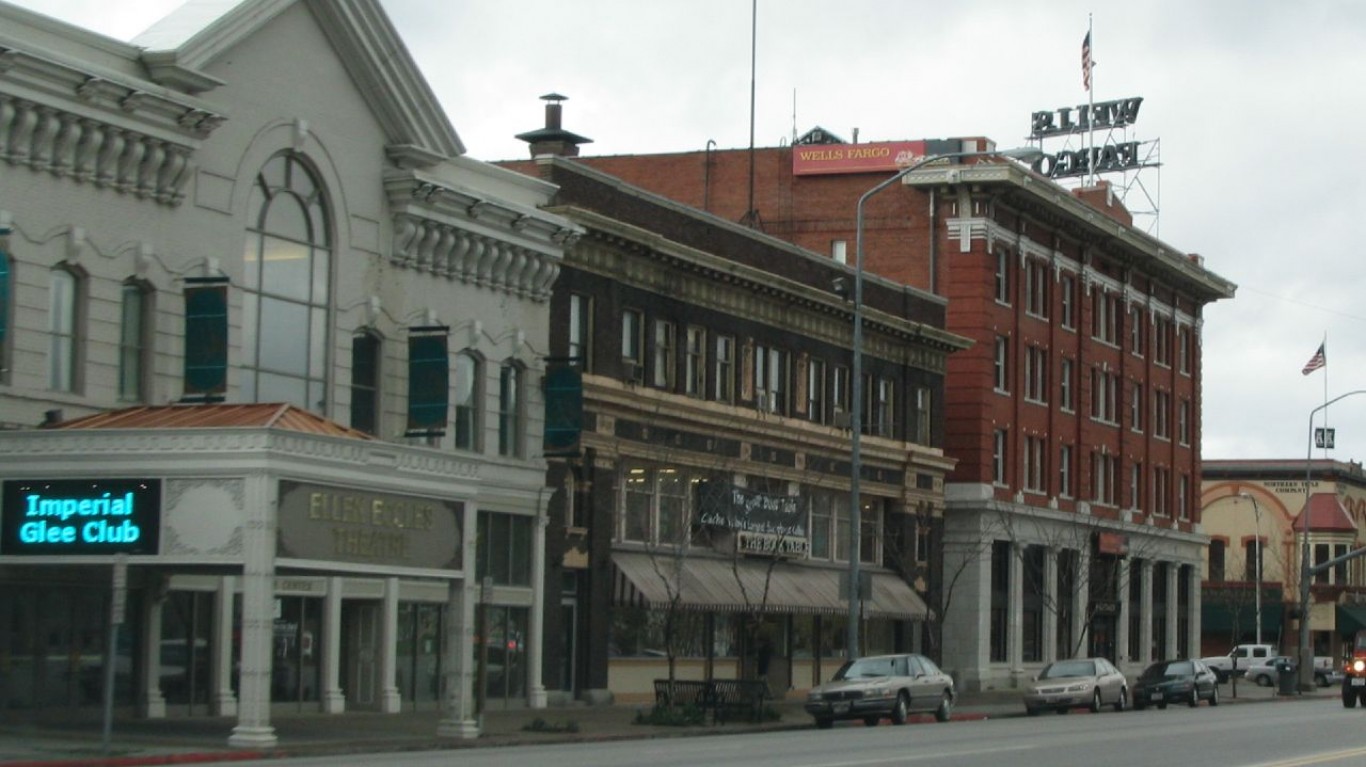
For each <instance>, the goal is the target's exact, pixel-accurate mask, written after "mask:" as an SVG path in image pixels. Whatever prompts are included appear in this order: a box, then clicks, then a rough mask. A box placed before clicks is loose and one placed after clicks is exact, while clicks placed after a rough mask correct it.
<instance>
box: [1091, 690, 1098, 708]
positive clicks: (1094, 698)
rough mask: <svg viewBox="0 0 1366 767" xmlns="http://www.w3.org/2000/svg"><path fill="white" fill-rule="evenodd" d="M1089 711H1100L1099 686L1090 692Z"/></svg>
mask: <svg viewBox="0 0 1366 767" xmlns="http://www.w3.org/2000/svg"><path fill="white" fill-rule="evenodd" d="M1091 713H1093V714H1099V713H1100V689H1099V688H1097V690H1096V691H1095V692H1093V693H1091Z"/></svg>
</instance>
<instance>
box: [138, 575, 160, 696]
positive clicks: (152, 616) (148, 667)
mask: <svg viewBox="0 0 1366 767" xmlns="http://www.w3.org/2000/svg"><path fill="white" fill-rule="evenodd" d="M164 604H166V595H165V594H164V593H163V592H162V591H161V590H160V589H153V590H151V591H150V592H149V593H148V598H147V601H146V602H144V603H143V605H142V615H141V616H140V619H141V620H142V636H143V637H144V639H143V642H142V648H141V650H140V656H141V657H140V658H139V660H140V661H141V665H142V689H143V693H142V705H141V706H139V709H140V713H141V715H142V716H143V717H145V718H147V719H164V718H165V717H166V698H165V697H163V696H162V694H161V607H162V605H164Z"/></svg>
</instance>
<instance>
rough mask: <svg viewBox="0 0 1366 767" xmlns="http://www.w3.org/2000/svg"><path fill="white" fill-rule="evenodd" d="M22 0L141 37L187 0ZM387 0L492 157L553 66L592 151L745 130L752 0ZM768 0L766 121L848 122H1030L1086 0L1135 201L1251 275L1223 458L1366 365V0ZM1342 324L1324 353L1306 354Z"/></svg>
mask: <svg viewBox="0 0 1366 767" xmlns="http://www.w3.org/2000/svg"><path fill="white" fill-rule="evenodd" d="M18 4H19V5H23V6H26V7H29V8H33V9H35V10H39V11H41V12H44V13H47V14H49V15H52V16H56V17H58V18H60V19H63V20H66V21H70V22H73V23H78V24H81V25H82V26H85V27H88V28H90V29H93V30H95V31H97V32H101V33H103V34H107V35H110V36H112V37H115V38H119V39H124V40H128V39H131V38H132V37H134V36H135V35H137V33H139V32H140V31H142V30H143V29H145V28H146V27H148V26H150V25H151V24H152V23H153V22H155V21H156V20H157V19H158V18H160V17H161V16H163V15H165V14H166V13H168V12H169V11H170V10H172V9H174V8H175V7H176V6H178V5H179V4H180V0H118V1H117V2H110V1H109V0H20V2H19V3H18ZM383 5H384V7H385V9H386V10H387V11H388V12H389V14H390V16H391V17H392V19H393V21H394V23H395V25H396V26H397V28H398V31H399V34H400V35H401V36H402V37H403V39H404V41H405V43H406V44H407V46H408V48H409V51H410V52H411V53H412V55H413V57H414V58H415V59H416V61H417V63H418V66H419V67H420V68H421V69H422V71H423V73H424V74H425V76H426V77H427V79H428V81H429V82H430V83H431V86H432V89H433V90H434V91H435V93H436V95H437V98H438V99H439V100H440V101H441V103H442V105H443V106H444V107H445V109H446V112H447V114H448V115H449V116H450V119H451V122H452V123H453V124H454V126H455V129H456V131H457V132H458V133H459V135H460V137H461V139H462V140H463V141H464V143H465V146H466V148H467V150H468V152H469V154H470V156H472V157H475V158H478V159H482V160H500V159H510V158H521V157H524V156H526V154H527V147H526V144H524V143H522V142H520V141H517V140H516V139H514V138H513V136H514V134H517V133H521V132H523V131H528V130H533V129H536V128H539V127H541V125H542V122H543V109H542V103H541V102H540V101H539V100H538V97H539V96H541V95H543V94H546V93H550V92H558V93H561V94H564V95H566V96H568V97H569V101H568V102H566V104H565V112H564V127H565V128H566V129H568V130H571V131H573V132H575V133H578V134H580V135H583V136H587V137H589V138H591V139H593V141H594V143H592V144H589V145H586V146H585V147H584V154H632V153H647V152H680V151H696V150H701V149H703V148H704V147H705V145H706V144H707V142H708V141H709V140H711V141H715V142H716V146H718V147H720V148H739V147H745V146H748V145H749V141H750V86H751V8H752V6H751V3H750V2H749V1H748V0H650V1H649V2H645V1H644V0H576V1H575V2H566V0H383ZM757 5H758V9H757V17H758V25H757V68H756V72H757V75H756V77H755V78H754V81H755V83H756V90H757V98H756V104H757V107H756V109H755V118H754V121H755V128H754V131H755V142H756V144H757V145H759V146H774V145H777V144H779V143H782V142H788V141H790V140H791V137H792V135H793V133H794V132H796V133H803V132H805V131H806V130H808V129H810V128H812V127H814V126H817V125H819V126H821V127H824V128H826V129H827V130H829V131H831V132H833V133H835V134H837V135H839V136H842V137H844V138H845V139H850V138H852V134H853V132H854V130H855V129H857V130H858V133H859V140H860V141H891V140H903V139H917V138H947V137H951V136H965V135H984V136H987V137H990V138H992V139H994V140H995V141H996V142H997V143H998V145H999V146H1001V147H1003V148H1004V147H1012V146H1019V145H1021V144H1023V143H1025V142H1026V140H1027V138H1028V135H1029V131H1030V115H1031V113H1033V112H1034V111H1038V110H1050V109H1057V108H1059V107H1063V106H1072V105H1077V104H1081V103H1085V101H1086V99H1087V94H1086V91H1085V90H1083V88H1082V82H1081V65H1080V50H1081V42H1082V38H1083V37H1084V36H1085V34H1086V30H1087V24H1088V15H1090V18H1091V23H1092V24H1093V29H1094V32H1093V52H1094V58H1095V61H1096V68H1095V74H1094V84H1095V98H1096V100H1097V101H1105V100H1113V99H1120V98H1128V97H1134V96H1140V97H1142V98H1143V99H1144V101H1143V106H1142V110H1141V112H1140V113H1139V118H1138V121H1137V122H1136V124H1135V125H1134V126H1133V128H1132V129H1131V130H1130V132H1129V136H1128V138H1129V139H1130V140H1139V141H1156V142H1157V144H1156V149H1157V152H1158V154H1157V158H1158V159H1160V162H1161V164H1162V167H1161V168H1160V170H1159V169H1149V170H1144V171H1142V172H1141V173H1139V174H1138V175H1137V177H1136V178H1131V179H1129V180H1130V181H1136V182H1138V183H1137V184H1135V185H1134V186H1132V187H1131V191H1130V197H1129V199H1128V202H1129V207H1130V208H1131V209H1133V210H1135V211H1139V212H1142V211H1151V210H1157V211H1158V214H1157V215H1156V216H1143V215H1140V216H1139V217H1138V223H1140V224H1141V225H1143V226H1144V227H1145V228H1147V229H1148V230H1149V231H1150V232H1151V233H1153V234H1155V235H1157V236H1158V237H1160V238H1161V239H1162V240H1164V241H1165V242H1166V243H1168V244H1169V245H1171V246H1172V247H1173V248H1174V249H1176V250H1178V251H1181V252H1186V253H1199V254H1200V255H1202V256H1203V257H1204V258H1205V265H1206V267H1208V268H1209V269H1212V270H1213V271H1215V272H1217V273H1218V274H1220V275H1221V276H1223V277H1225V278H1227V279H1229V280H1231V281H1232V282H1234V283H1236V284H1237V285H1238V286H1239V287H1238V292H1237V297H1236V298H1235V299H1233V300H1230V301H1224V302H1219V303H1216V304H1213V305H1210V306H1209V307H1207V308H1206V310H1205V314H1204V328H1203V335H1204V347H1203V351H1204V440H1203V445H1202V450H1203V455H1204V458H1205V459H1206V460H1209V459H1221V458H1223V459H1226V458H1282V459H1302V458H1304V457H1305V456H1306V455H1307V453H1308V444H1309V443H1308V438H1309V417H1310V414H1311V411H1313V410H1314V409H1315V408H1316V407H1319V406H1320V405H1322V404H1323V403H1324V401H1325V396H1326V397H1328V398H1333V397H1337V396H1338V395H1342V394H1346V393H1348V392H1351V391H1354V390H1359V389H1366V375H1363V372H1366V348H1364V347H1366V341H1364V340H1363V336H1366V332H1363V331H1366V305H1363V300H1362V299H1363V298H1366V277H1364V276H1363V268H1362V266H1360V265H1358V264H1357V263H1356V261H1354V260H1353V259H1357V258H1361V254H1359V253H1356V251H1357V249H1358V248H1362V247H1363V246H1362V244H1361V243H1357V242H1356V241H1355V239H1354V237H1355V235H1353V234H1352V232H1353V231H1356V230H1355V229H1353V228H1352V227H1353V226H1363V225H1364V224H1366V183H1364V182H1363V179H1366V174H1363V173H1362V165H1363V162H1362V160H1363V155H1361V154H1358V152H1360V151H1362V144H1363V133H1362V127H1361V126H1362V124H1363V123H1366V120H1363V119H1362V118H1363V117H1364V116H1366V102H1363V92H1366V44H1364V43H1366V3H1360V2H1355V0H1336V1H1334V0H1305V1H1304V2H1301V3H1288V2H1279V1H1276V0H1246V1H1245V0H1128V2H1122V3H1121V2H1106V1H1102V0H1092V2H1088V3H1083V2H1077V1H1076V0H1047V1H1045V0H1030V1H1029V2H1021V1H1020V0H959V1H958V2H952V3H929V2H918V3H915V2H910V0H841V2H835V3H832V2H828V1H827V0H820V1H817V0H757ZM210 98H212V95H210ZM1062 146H1063V140H1061V139H1054V140H1051V141H1049V142H1047V143H1045V146H1044V148H1045V149H1046V150H1049V151H1054V150H1056V149H1059V148H1061V147H1062ZM1148 146H1149V147H1150V148H1151V147H1152V146H1153V145H1148ZM1110 178H1111V180H1112V181H1113V182H1115V183H1116V184H1123V183H1125V181H1126V180H1125V179H1124V178H1123V177H1122V176H1112V177H1110ZM1140 185H1141V189H1140ZM1154 219H1155V220H1154ZM1325 336H1326V337H1327V357H1328V367H1327V368H1326V371H1325V370H1319V371H1318V372H1315V373H1313V374H1312V375H1309V376H1305V375H1302V374H1301V369H1302V368H1303V366H1304V364H1305V363H1306V362H1307V361H1308V360H1309V358H1310V357H1311V356H1312V355H1313V353H1314V351H1315V350H1316V349H1317V348H1318V346H1319V343H1320V342H1321V341H1323V339H1324V338H1325ZM1325 379H1326V381H1327V391H1326V394H1325ZM1328 416H1329V421H1330V423H1329V425H1330V426H1332V427H1333V428H1335V429H1336V430H1337V449H1336V450H1334V451H1331V452H1330V453H1329V454H1328V455H1329V456H1330V457H1332V458H1336V459H1338V460H1343V461H1347V460H1353V461H1360V460H1362V459H1363V458H1366V396H1363V397H1349V398H1347V399H1345V400H1343V401H1342V402H1341V403H1338V404H1335V405H1333V406H1332V407H1331V408H1329V410H1328ZM1322 455H1323V453H1322V451H1318V450H1316V451H1314V456H1315V457H1320V456H1322Z"/></svg>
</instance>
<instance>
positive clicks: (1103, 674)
mask: <svg viewBox="0 0 1366 767" xmlns="http://www.w3.org/2000/svg"><path fill="white" fill-rule="evenodd" d="M1024 706H1025V713H1026V714H1029V715H1030V716H1038V714H1039V712H1040V711H1044V710H1053V711H1057V712H1058V713H1059V714H1065V713H1067V712H1068V710H1069V709H1073V708H1078V707H1080V706H1089V707H1090V709H1091V710H1092V711H1096V712H1099V711H1100V709H1101V707H1102V706H1114V707H1115V710H1116V711H1123V710H1124V709H1126V708H1128V707H1129V680H1127V679H1125V678H1124V674H1122V673H1120V671H1119V669H1117V668H1115V667H1114V666H1113V665H1112V664H1111V663H1110V661H1108V660H1106V659H1104V658H1074V659H1073V660H1060V661H1056V662H1053V663H1050V664H1048V665H1047V666H1045V667H1044V670H1043V671H1041V672H1039V675H1038V676H1037V677H1035V678H1034V681H1033V683H1032V684H1030V686H1029V688H1028V689H1026V690H1025V694H1024Z"/></svg>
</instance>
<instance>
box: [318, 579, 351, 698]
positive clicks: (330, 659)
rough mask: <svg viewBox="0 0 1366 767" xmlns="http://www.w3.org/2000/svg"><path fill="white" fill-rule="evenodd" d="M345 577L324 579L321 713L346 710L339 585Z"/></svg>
mask: <svg viewBox="0 0 1366 767" xmlns="http://www.w3.org/2000/svg"><path fill="white" fill-rule="evenodd" d="M345 582H346V581H345V579H344V578H337V577H331V578H328V579H327V594H326V595H325V596H324V597H323V625H322V631H323V637H322V648H321V651H322V657H321V658H319V659H318V661H319V663H321V664H322V672H323V686H322V710H323V713H324V714H340V713H342V712H343V711H345V710H346V691H345V690H343V689H342V688H341V664H342V657H341V635H342V619H341V616H342V586H343V584H344V583H345Z"/></svg>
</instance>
